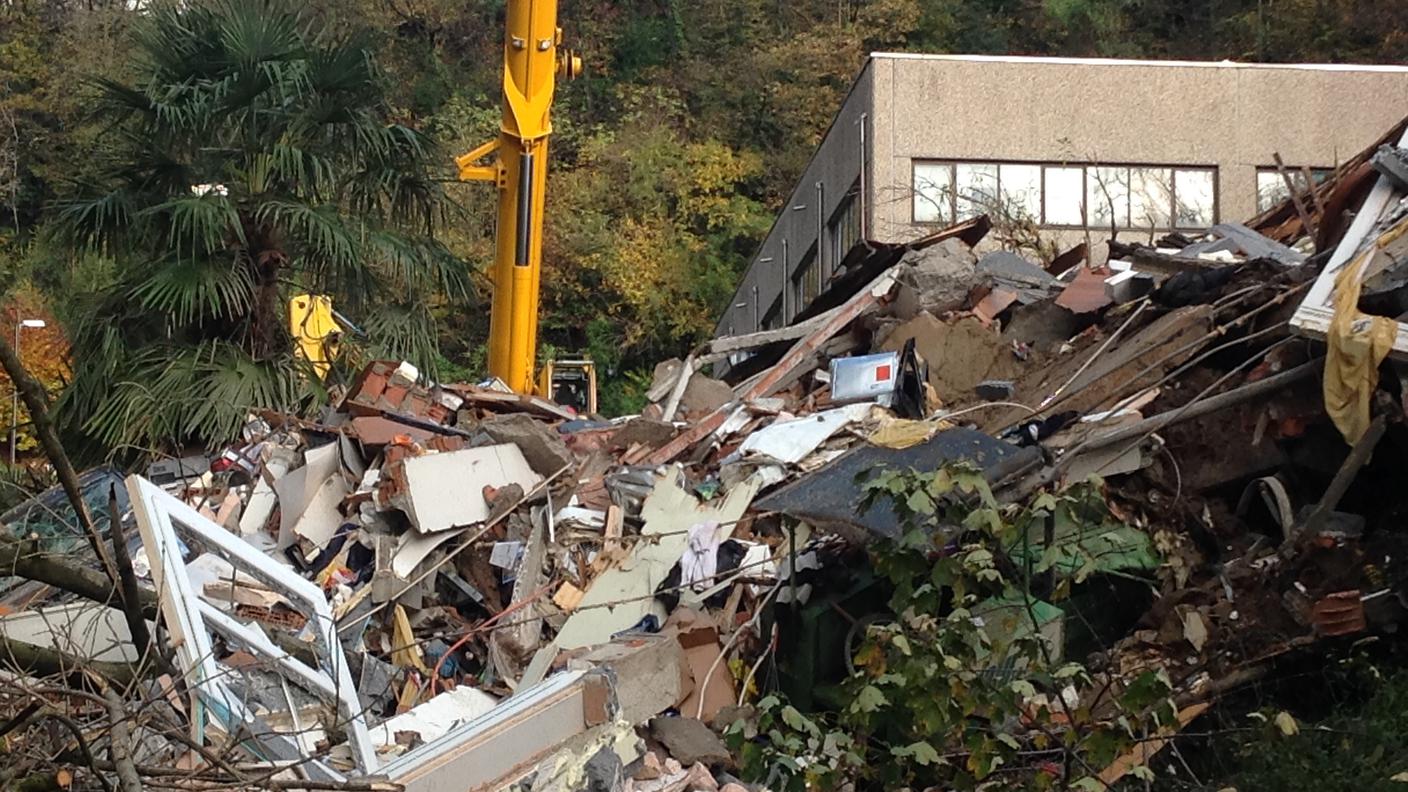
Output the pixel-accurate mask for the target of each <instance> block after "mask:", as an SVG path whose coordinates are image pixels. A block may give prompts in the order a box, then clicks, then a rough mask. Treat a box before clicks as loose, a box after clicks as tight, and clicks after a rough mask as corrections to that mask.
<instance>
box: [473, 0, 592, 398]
mask: <svg viewBox="0 0 1408 792" xmlns="http://www.w3.org/2000/svg"><path fill="white" fill-rule="evenodd" d="M507 15H508V24H507V26H506V27H507V30H506V31H505V36H504V109H503V120H502V121H501V123H500V132H499V137H498V139H497V140H493V141H490V142H488V143H485V144H484V145H482V146H480V147H478V148H476V149H474V150H473V151H471V152H469V153H468V154H465V155H463V156H461V157H459V158H457V159H456V160H455V164H456V165H457V166H458V167H459V176H460V178H461V179H462V180H465V181H487V182H493V183H494V184H495V185H496V186H497V187H498V191H499V214H498V225H497V230H496V232H495V251H494V266H493V273H492V276H493V282H494V302H493V310H492V313H491V314H490V318H489V373H490V374H491V375H493V376H495V377H498V378H499V379H501V380H503V381H504V382H505V383H506V384H507V385H508V386H509V387H510V388H513V389H514V390H515V391H517V392H519V393H531V392H532V391H533V366H534V363H535V359H536V357H537V348H538V281H539V274H540V270H541V264H542V258H543V194H544V192H545V186H546V184H547V175H548V135H549V134H550V133H551V132H552V122H551V121H550V119H549V111H550V109H551V107H552V96H553V87H554V84H555V82H556V79H557V78H558V77H563V78H565V79H570V78H572V77H576V76H577V75H578V74H579V73H580V72H581V69H582V61H581V59H580V58H579V57H577V55H576V54H575V53H573V52H572V51H571V50H568V49H564V48H562V46H561V45H562V29H561V28H559V27H558V26H557V0H508V7H507ZM490 155H497V156H496V157H495V158H494V160H493V162H492V163H490V164H480V163H481V162H482V161H483V160H485V159H486V158H488V157H489V156H490ZM592 380H593V384H594V382H595V376H593V377H592ZM545 383H546V384H547V385H548V386H550V385H551V377H549V378H548V379H547V380H545ZM593 390H594V389H593ZM542 395H545V396H549V397H551V396H552V394H551V393H550V392H544V393H543V394H542ZM593 401H595V399H593Z"/></svg>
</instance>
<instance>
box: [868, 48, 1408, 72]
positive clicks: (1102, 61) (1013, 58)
mask: <svg viewBox="0 0 1408 792" xmlns="http://www.w3.org/2000/svg"><path fill="white" fill-rule="evenodd" d="M870 57H871V58H874V59H880V58H883V59H886V60H928V61H958V62H969V63H1039V64H1050V65H1060V66H1158V67H1164V68H1170V67H1172V68H1202V69H1281V70H1303V71H1327V72H1378V73H1392V74H1405V73H1408V66H1395V65H1390V64H1374V63H1246V62H1243V61H1230V60H1222V61H1183V60H1124V59H1121V58H1064V57H1048V56H1040V55H954V54H941V53H927V52H872V53H870Z"/></svg>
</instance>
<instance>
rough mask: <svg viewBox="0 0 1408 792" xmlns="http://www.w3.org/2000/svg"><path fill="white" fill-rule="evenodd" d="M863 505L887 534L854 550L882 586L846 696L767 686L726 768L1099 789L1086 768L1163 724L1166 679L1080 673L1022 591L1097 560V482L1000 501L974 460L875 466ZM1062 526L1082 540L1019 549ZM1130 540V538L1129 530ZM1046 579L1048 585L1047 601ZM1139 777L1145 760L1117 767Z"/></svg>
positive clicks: (1102, 546)
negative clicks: (885, 585)
mask: <svg viewBox="0 0 1408 792" xmlns="http://www.w3.org/2000/svg"><path fill="white" fill-rule="evenodd" d="M864 487H865V489H866V492H867V497H866V502H867V504H868V508H887V509H888V508H893V509H894V510H895V513H896V514H897V515H898V516H899V517H900V520H901V524H902V526H903V527H904V532H903V535H902V536H901V537H900V538H899V539H897V540H895V541H893V542H890V541H886V542H878V543H875V544H874V545H873V546H872V547H871V560H872V563H873V565H874V568H875V571H876V572H877V573H879V574H881V575H883V576H884V577H885V578H886V579H887V580H888V581H889V582H890V584H891V586H892V587H893V595H892V597H891V600H890V606H889V613H888V614H887V617H888V618H886V617H882V618H879V619H877V620H875V621H874V622H872V623H871V624H870V625H869V627H868V628H867V629H866V633H865V638H864V640H863V641H862V642H861V645H860V647H859V649H858V650H857V651H856V653H855V655H854V657H853V658H852V660H853V663H854V665H855V668H856V670H855V672H854V673H853V674H852V675H851V676H850V677H849V678H848V679H847V680H846V681H845V682H844V687H845V690H846V692H847V694H848V700H849V704H848V705H847V706H846V707H845V708H843V709H842V710H841V711H839V712H830V713H821V714H813V715H811V716H810V717H807V716H803V715H801V714H800V713H798V712H797V711H796V710H795V709H793V708H791V707H789V706H786V704H785V702H782V701H781V700H780V699H779V698H777V697H776V696H770V697H767V698H765V699H764V700H763V701H760V702H759V710H760V711H759V716H758V719H757V721H756V723H747V722H739V723H736V724H734V726H733V727H731V728H730V730H729V738H730V740H731V741H732V743H733V746H734V748H735V750H737V751H738V753H739V755H740V756H741V757H742V759H743V761H744V765H745V766H744V772H745V773H746V774H747V775H749V776H750V777H752V778H755V779H757V780H760V781H762V780H769V782H770V783H772V782H773V781H776V782H777V785H778V787H779V788H782V789H788V790H798V792H800V790H805V789H834V788H836V787H837V786H839V782H840V781H842V780H847V779H848V780H852V781H854V782H855V783H856V785H857V787H858V788H866V789H899V788H911V789H926V788H938V789H952V790H969V789H988V790H998V789H1013V790H1016V789H1022V790H1044V789H1072V790H1089V791H1090V792H1098V791H1099V790H1103V789H1104V788H1105V786H1104V784H1103V783H1102V782H1100V781H1099V779H1098V776H1099V773H1100V771H1101V770H1102V769H1103V768H1105V767H1106V766H1108V765H1109V764H1110V763H1111V762H1113V761H1114V760H1115V758H1116V757H1117V756H1119V755H1120V754H1121V753H1123V752H1126V751H1128V750H1129V749H1130V748H1131V747H1132V746H1134V745H1135V744H1136V743H1137V742H1138V741H1139V740H1141V739H1145V738H1146V737H1147V736H1148V735H1150V734H1154V733H1156V732H1157V731H1158V730H1159V729H1160V728H1161V727H1164V726H1167V725H1168V724H1170V723H1172V722H1173V719H1174V717H1175V708H1174V704H1173V700H1172V698H1171V697H1170V695H1169V694H1170V692H1171V684H1170V679H1169V677H1168V675H1167V673H1165V672H1164V671H1163V670H1161V669H1154V668H1150V669H1148V670H1146V671H1144V672H1142V673H1139V674H1137V675H1131V678H1128V679H1122V678H1116V677H1112V676H1110V675H1108V674H1103V675H1102V674H1092V673H1091V672H1090V671H1089V670H1087V669H1086V668H1085V667H1084V666H1083V665H1082V664H1080V663H1077V662H1070V661H1069V660H1067V659H1066V658H1063V657H1062V656H1061V650H1062V647H1061V646H1060V645H1059V642H1058V640H1057V636H1058V635H1060V632H1061V631H1060V630H1059V629H1056V625H1058V624H1059V621H1060V616H1059V613H1058V611H1057V610H1056V608H1055V606H1053V605H1051V604H1049V603H1046V602H1043V601H1041V600H1040V599H1039V598H1037V597H1036V596H1034V595H1033V593H1032V588H1033V581H1034V580H1036V579H1038V578H1041V577H1044V576H1047V575H1050V576H1053V577H1059V578H1062V579H1065V580H1070V581H1074V582H1079V581H1081V580H1084V579H1085V578H1086V577H1088V576H1089V575H1090V574H1092V573H1093V572H1094V571H1095V570H1096V569H1097V568H1098V567H1100V566H1101V565H1102V563H1104V562H1109V563H1117V564H1120V565H1125V564H1131V563H1135V562H1136V561H1137V560H1138V559H1135V558H1133V557H1132V555H1131V554H1129V553H1127V552H1126V553H1124V554H1120V555H1112V554H1111V553H1110V549H1111V548H1110V545H1111V544H1112V542H1113V537H1110V536H1108V534H1111V533H1112V532H1114V531H1116V530H1117V528H1116V527H1115V526H1113V525H1112V524H1110V522H1111V518H1110V515H1109V514H1108V510H1107V509H1105V508H1104V506H1103V499H1102V498H1101V496H1100V492H1099V485H1098V484H1082V485H1078V486H1076V487H1073V488H1071V489H1069V490H1067V491H1066V492H1064V493H1062V494H1059V495H1050V494H1041V495H1039V496H1038V497H1036V498H1035V499H1033V500H1032V502H1031V503H1030V504H1027V505H1025V506H1008V507H1003V506H1000V505H999V504H998V503H997V502H996V500H995V499H994V498H993V495H992V492H991V491H990V490H989V488H988V485H987V482H986V481H985V480H984V479H983V476H982V474H981V473H980V472H978V471H977V470H974V469H972V468H971V467H967V466H963V465H954V466H950V467H947V468H945V469H942V470H939V471H937V472H934V473H917V472H915V471H902V470H883V471H879V472H878V473H876V474H874V475H872V476H871V477H870V478H869V479H868V480H867V481H866V482H865V483H864ZM1048 521H1051V523H1052V524H1054V526H1055V527H1056V533H1057V535H1058V536H1061V535H1062V534H1063V533H1064V534H1066V535H1068V536H1073V532H1072V531H1069V530H1063V529H1062V526H1063V525H1066V526H1069V525H1071V524H1072V523H1074V522H1077V521H1079V522H1080V523H1082V524H1083V525H1085V526H1086V527H1088V528H1091V529H1092V530H1091V531H1090V533H1091V537H1090V539H1088V540H1085V541H1067V542H1062V543H1059V544H1056V543H1053V544H1051V545H1049V546H1046V547H1045V548H1044V550H1042V551H1041V552H1039V553H1038V552H1033V550H1034V549H1035V547H1036V546H1037V543H1038V542H1039V541H1040V540H1039V539H1037V537H1040V536H1042V535H1043V533H1044V531H1043V530H1042V527H1043V526H1045V525H1047V524H1048ZM1146 542H1147V540H1146ZM1061 588H1062V587H1059V586H1058V587H1057V589H1056V590H1055V591H1053V592H1052V594H1051V597H1052V598H1053V599H1057V600H1059V599H1060V598H1061V597H1062V596H1064V595H1063V594H1062V592H1061ZM1131 775H1132V776H1134V777H1136V778H1141V779H1143V778H1148V779H1153V778H1154V775H1153V771H1152V770H1151V769H1150V768H1148V767H1147V766H1140V767H1136V768H1133V769H1132V770H1131Z"/></svg>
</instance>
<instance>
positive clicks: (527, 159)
mask: <svg viewBox="0 0 1408 792" xmlns="http://www.w3.org/2000/svg"><path fill="white" fill-rule="evenodd" d="M518 161H519V166H518V222H517V223H515V227H514V243H513V264H514V266H516V267H526V266H528V242H529V236H530V235H531V233H532V230H533V229H532V222H533V218H532V211H533V152H531V151H525V152H523V154H522V156H520V157H519V159H518Z"/></svg>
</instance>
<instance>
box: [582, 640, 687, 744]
mask: <svg viewBox="0 0 1408 792" xmlns="http://www.w3.org/2000/svg"><path fill="white" fill-rule="evenodd" d="M584 664H585V665H590V666H602V667H605V668H609V669H611V671H612V673H613V674H615V676H616V699H617V701H618V702H619V703H620V706H621V717H622V718H624V719H625V720H626V721H627V722H629V723H645V722H646V721H648V720H650V719H651V718H652V717H654V716H656V715H659V714H660V713H661V712H664V711H665V710H667V709H669V708H671V707H678V706H679V705H680V703H681V702H683V701H684V700H685V698H686V697H688V696H689V694H690V693H691V692H693V691H694V675H693V673H692V672H691V671H690V667H689V661H688V659H687V658H686V657H685V653H684V649H683V648H682V647H681V646H680V644H679V641H676V640H675V639H674V638H672V637H671V636H665V635H635V636H631V637H630V638H622V639H620V640H617V641H614V642H612V643H609V644H605V645H602V646H598V647H596V648H595V649H592V650H591V651H590V652H587V653H586V654H584V655H582V656H580V657H577V658H574V659H573V660H572V662H571V663H570V664H569V665H570V666H571V667H581V666H582V665H584Z"/></svg>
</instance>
